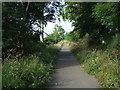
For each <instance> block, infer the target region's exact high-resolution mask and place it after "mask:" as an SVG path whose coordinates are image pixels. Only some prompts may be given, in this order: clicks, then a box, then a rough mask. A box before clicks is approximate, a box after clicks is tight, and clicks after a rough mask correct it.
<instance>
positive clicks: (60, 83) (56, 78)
mask: <svg viewBox="0 0 120 90" xmlns="http://www.w3.org/2000/svg"><path fill="white" fill-rule="evenodd" d="M49 87H50V88H98V87H99V85H98V81H97V79H95V77H94V76H91V75H88V74H87V73H85V72H84V71H83V69H82V68H81V67H80V64H79V62H78V61H77V60H76V59H75V57H74V56H73V54H72V53H70V50H69V49H68V48H67V46H66V43H65V42H64V44H63V45H62V49H61V51H60V53H59V59H58V61H57V65H56V68H55V73H54V74H53V75H52V82H51V83H50V85H49Z"/></svg>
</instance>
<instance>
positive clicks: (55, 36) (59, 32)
mask: <svg viewBox="0 0 120 90" xmlns="http://www.w3.org/2000/svg"><path fill="white" fill-rule="evenodd" d="M64 33H65V30H64V29H63V28H62V26H59V25H58V24H55V26H54V30H53V33H52V34H50V35H49V36H48V37H46V38H45V40H46V41H51V42H49V43H57V42H59V41H61V40H63V39H64V38H65V35H64Z"/></svg>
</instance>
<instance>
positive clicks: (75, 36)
mask: <svg viewBox="0 0 120 90" xmlns="http://www.w3.org/2000/svg"><path fill="white" fill-rule="evenodd" d="M65 39H66V40H68V41H78V39H79V33H78V32H77V31H72V32H70V33H66V35H65Z"/></svg>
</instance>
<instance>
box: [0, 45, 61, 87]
mask: <svg viewBox="0 0 120 90" xmlns="http://www.w3.org/2000/svg"><path fill="white" fill-rule="evenodd" d="M58 50H59V49H57V48H56V49H55V48H51V47H48V48H45V49H44V50H43V51H42V52H37V53H34V54H32V55H28V56H24V57H22V58H21V59H19V61H18V60H15V59H10V60H8V61H6V62H4V63H3V73H2V74H3V76H2V78H3V79H2V80H3V83H2V84H3V88H45V87H47V84H48V82H50V77H51V73H52V71H53V67H54V65H55V62H56V59H57V55H58Z"/></svg>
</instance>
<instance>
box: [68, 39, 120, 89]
mask: <svg viewBox="0 0 120 90" xmlns="http://www.w3.org/2000/svg"><path fill="white" fill-rule="evenodd" d="M119 42H120V41H119V40H118V38H117V41H116V42H115V38H114V40H113V41H112V42H111V44H109V45H107V48H106V49H98V48H97V49H96V48H95V47H94V48H93V47H92V48H90V47H88V46H87V45H88V42H86V38H82V39H81V40H79V42H74V43H69V42H68V43H69V45H70V46H71V50H72V52H73V53H74V54H75V56H76V57H77V59H78V60H79V61H80V64H81V66H82V67H83V68H84V70H85V71H86V72H87V73H89V74H92V75H95V76H96V78H97V79H98V80H99V84H100V86H101V87H103V88H119V87H120V85H119V84H120V82H119V76H118V75H119V68H118V66H119V65H118V63H119V61H120V46H119Z"/></svg>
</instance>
